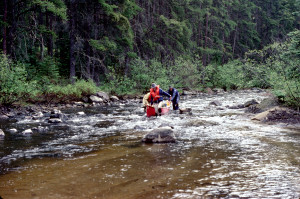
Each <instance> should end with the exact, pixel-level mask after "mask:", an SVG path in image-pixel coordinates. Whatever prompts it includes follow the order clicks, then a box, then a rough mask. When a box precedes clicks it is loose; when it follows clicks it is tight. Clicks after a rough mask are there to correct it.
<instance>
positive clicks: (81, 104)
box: [74, 102, 83, 106]
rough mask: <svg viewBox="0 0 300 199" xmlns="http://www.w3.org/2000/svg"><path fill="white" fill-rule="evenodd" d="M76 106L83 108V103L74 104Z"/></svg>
mask: <svg viewBox="0 0 300 199" xmlns="http://www.w3.org/2000/svg"><path fill="white" fill-rule="evenodd" d="M74 104H75V106H83V102H74Z"/></svg>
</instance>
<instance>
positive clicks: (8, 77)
mask: <svg viewBox="0 0 300 199" xmlns="http://www.w3.org/2000/svg"><path fill="white" fill-rule="evenodd" d="M36 93H37V83H36V81H27V71H26V69H25V66H24V64H21V63H13V62H12V61H11V60H9V59H8V58H7V57H6V56H5V55H0V104H12V103H14V102H16V101H18V100H22V99H27V98H29V97H31V96H34V95H36Z"/></svg>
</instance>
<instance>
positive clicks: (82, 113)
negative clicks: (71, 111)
mask: <svg viewBox="0 0 300 199" xmlns="http://www.w3.org/2000/svg"><path fill="white" fill-rule="evenodd" d="M77 115H85V113H84V112H83V111H81V112H78V113H77Z"/></svg>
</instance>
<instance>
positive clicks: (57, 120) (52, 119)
mask: <svg viewBox="0 0 300 199" xmlns="http://www.w3.org/2000/svg"><path fill="white" fill-rule="evenodd" d="M61 122H62V120H61V119H60V118H50V119H49V120H48V123H54V124H55V123H61Z"/></svg>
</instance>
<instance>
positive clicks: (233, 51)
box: [232, 26, 238, 57]
mask: <svg viewBox="0 0 300 199" xmlns="http://www.w3.org/2000/svg"><path fill="white" fill-rule="evenodd" d="M237 31H238V27H237V26H236V28H235V31H234V37H233V45H232V57H234V53H235V46H236V38H237Z"/></svg>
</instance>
